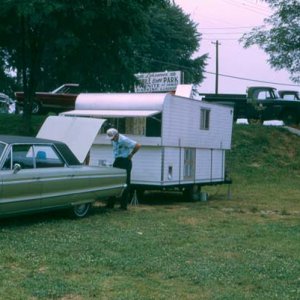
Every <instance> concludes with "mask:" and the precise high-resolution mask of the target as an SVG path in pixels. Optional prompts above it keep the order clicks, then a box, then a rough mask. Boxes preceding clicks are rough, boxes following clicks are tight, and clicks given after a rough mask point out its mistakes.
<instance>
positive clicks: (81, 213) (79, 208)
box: [73, 203, 91, 218]
mask: <svg viewBox="0 0 300 300" xmlns="http://www.w3.org/2000/svg"><path fill="white" fill-rule="evenodd" d="M90 207H91V203H83V204H78V205H75V206H74V207H73V215H74V216H75V217H76V218H83V217H85V216H86V215H87V214H88V212H89V210H90Z"/></svg>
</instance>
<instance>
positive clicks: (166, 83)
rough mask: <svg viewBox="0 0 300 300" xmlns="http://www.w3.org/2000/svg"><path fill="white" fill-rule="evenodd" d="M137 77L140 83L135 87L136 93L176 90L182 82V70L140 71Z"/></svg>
mask: <svg viewBox="0 0 300 300" xmlns="http://www.w3.org/2000/svg"><path fill="white" fill-rule="evenodd" d="M135 77H136V78H137V79H138V80H139V82H140V84H138V85H136V86H135V87H134V91H135V92H136V93H151V92H169V91H175V90H176V87H177V85H178V84H180V83H181V72H180V71H173V72H167V71H166V72H157V73H138V74H135Z"/></svg>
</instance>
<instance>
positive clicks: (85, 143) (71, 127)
mask: <svg viewBox="0 0 300 300" xmlns="http://www.w3.org/2000/svg"><path fill="white" fill-rule="evenodd" d="M105 121H106V120H105V119H96V118H82V117H64V116H50V117H48V118H47V119H46V120H45V122H44V123H43V125H42V127H41V129H40V130H39V132H38V134H37V137H38V138H44V139H50V140H56V141H60V142H63V143H65V144H67V145H68V147H69V148H70V149H71V150H72V152H73V153H74V155H75V156H76V157H77V159H78V160H79V161H80V162H81V163H83V162H84V160H85V158H86V156H87V154H88V152H89V150H90V148H91V146H92V144H93V142H94V140H95V138H96V136H97V134H98V132H99V130H100V128H101V126H102V125H103V123H104V122H105Z"/></svg>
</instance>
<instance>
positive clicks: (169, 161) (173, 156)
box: [163, 147, 181, 185]
mask: <svg viewBox="0 0 300 300" xmlns="http://www.w3.org/2000/svg"><path fill="white" fill-rule="evenodd" d="M180 162H181V154H180V149H179V148H178V147H165V148H164V151H163V164H164V166H163V181H164V182H165V183H166V184H168V185H170V184H178V183H179V182H180V173H181V167H180Z"/></svg>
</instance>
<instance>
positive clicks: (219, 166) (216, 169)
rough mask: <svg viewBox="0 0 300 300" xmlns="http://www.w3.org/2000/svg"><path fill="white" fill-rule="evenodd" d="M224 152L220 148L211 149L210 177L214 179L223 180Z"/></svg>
mask: <svg viewBox="0 0 300 300" xmlns="http://www.w3.org/2000/svg"><path fill="white" fill-rule="evenodd" d="M224 159H225V154H224V152H223V151H222V150H213V151H212V178H213V179H214V180H224V172H225V169H224V164H225V161H224Z"/></svg>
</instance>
